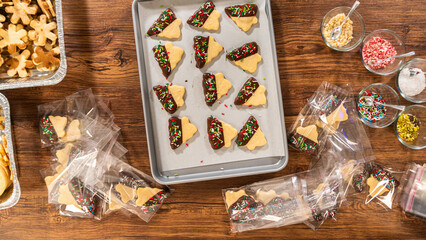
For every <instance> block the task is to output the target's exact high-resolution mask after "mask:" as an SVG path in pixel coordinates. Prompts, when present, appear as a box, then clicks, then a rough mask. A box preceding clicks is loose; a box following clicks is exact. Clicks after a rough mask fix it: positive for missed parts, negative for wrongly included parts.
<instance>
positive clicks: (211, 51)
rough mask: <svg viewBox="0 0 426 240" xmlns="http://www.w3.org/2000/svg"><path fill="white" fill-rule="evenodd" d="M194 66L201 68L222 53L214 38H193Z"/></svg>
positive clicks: (221, 48)
mask: <svg viewBox="0 0 426 240" xmlns="http://www.w3.org/2000/svg"><path fill="white" fill-rule="evenodd" d="M193 48H194V50H195V53H194V57H195V66H196V67H197V68H202V67H204V65H206V63H209V62H211V61H212V60H213V58H215V57H217V55H219V53H220V52H222V50H223V47H222V45H220V44H219V43H217V42H216V41H215V40H214V37H212V36H208V37H203V36H195V37H194V46H193Z"/></svg>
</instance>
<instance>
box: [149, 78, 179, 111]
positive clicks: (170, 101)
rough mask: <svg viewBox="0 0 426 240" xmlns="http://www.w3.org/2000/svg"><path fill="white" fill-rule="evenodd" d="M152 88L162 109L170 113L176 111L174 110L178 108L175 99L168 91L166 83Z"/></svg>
mask: <svg viewBox="0 0 426 240" xmlns="http://www.w3.org/2000/svg"><path fill="white" fill-rule="evenodd" d="M153 89H154V92H155V95H157V98H158V100H159V101H160V103H161V105H163V108H164V110H165V111H166V112H168V113H170V114H172V113H174V112H176V110H177V109H178V106H177V104H176V102H175V99H174V98H173V96H172V94H171V93H170V91H169V87H168V85H165V86H161V85H157V86H155V87H153Z"/></svg>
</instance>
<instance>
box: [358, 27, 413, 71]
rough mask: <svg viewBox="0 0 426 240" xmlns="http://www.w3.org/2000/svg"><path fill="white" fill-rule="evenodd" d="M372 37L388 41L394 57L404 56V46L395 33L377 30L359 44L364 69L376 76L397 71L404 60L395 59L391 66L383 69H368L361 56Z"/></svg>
mask: <svg viewBox="0 0 426 240" xmlns="http://www.w3.org/2000/svg"><path fill="white" fill-rule="evenodd" d="M374 37H381V38H383V39H385V40H387V41H389V42H390V43H391V44H392V46H393V47H394V48H395V50H396V55H400V54H404V53H405V44H404V41H403V40H402V38H401V37H400V36H399V35H398V34H396V33H395V32H393V31H391V30H387V29H379V30H375V31H373V32H371V33H370V34H368V36H367V37H365V39H364V41H362V44H361V50H360V52H361V61H362V64H364V67H365V68H367V70H368V71H370V72H372V73H375V74H378V75H389V74H392V73H394V72H396V71H398V70H399V68H400V67H401V65H402V64H403V63H404V62H405V58H404V57H402V58H395V60H394V62H393V63H392V64H389V65H387V66H386V67H384V68H379V69H372V68H370V67H369V66H368V65H367V64H366V63H365V62H364V57H363V56H362V50H363V49H364V46H365V44H366V43H367V42H368V41H370V39H372V38H374Z"/></svg>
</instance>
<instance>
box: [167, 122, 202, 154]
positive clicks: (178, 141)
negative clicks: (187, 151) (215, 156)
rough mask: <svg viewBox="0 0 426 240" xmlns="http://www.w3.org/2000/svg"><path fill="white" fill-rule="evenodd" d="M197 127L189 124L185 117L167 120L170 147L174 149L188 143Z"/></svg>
mask: <svg viewBox="0 0 426 240" xmlns="http://www.w3.org/2000/svg"><path fill="white" fill-rule="evenodd" d="M197 130H198V129H197V127H196V126H194V125H193V124H191V123H190V122H189V119H188V118H187V117H183V118H182V119H180V118H177V117H171V118H170V119H169V139H170V147H171V148H172V149H176V148H178V147H180V145H182V144H184V143H185V142H186V141H188V140H189V139H190V138H192V136H194V134H195V133H196V132H197Z"/></svg>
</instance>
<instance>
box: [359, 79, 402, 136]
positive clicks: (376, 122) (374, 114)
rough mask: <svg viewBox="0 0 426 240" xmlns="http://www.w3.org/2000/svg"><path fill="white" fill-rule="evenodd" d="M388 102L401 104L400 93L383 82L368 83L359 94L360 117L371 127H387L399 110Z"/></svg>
mask: <svg viewBox="0 0 426 240" xmlns="http://www.w3.org/2000/svg"><path fill="white" fill-rule="evenodd" d="M386 104H391V105H400V104H401V103H400V101H399V97H398V93H397V92H396V91H395V90H393V88H391V87H390V86H388V85H386V84H383V83H374V84H371V85H368V86H367V87H365V88H364V89H362V90H361V92H360V93H359V94H358V98H357V111H358V117H359V118H360V119H361V121H362V122H363V123H364V124H365V125H367V126H369V127H372V128H384V127H387V126H389V125H391V124H392V123H393V122H394V121H395V119H396V118H397V116H398V113H399V110H398V109H395V108H392V107H389V106H386Z"/></svg>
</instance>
